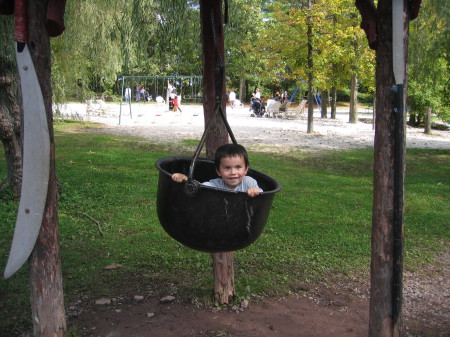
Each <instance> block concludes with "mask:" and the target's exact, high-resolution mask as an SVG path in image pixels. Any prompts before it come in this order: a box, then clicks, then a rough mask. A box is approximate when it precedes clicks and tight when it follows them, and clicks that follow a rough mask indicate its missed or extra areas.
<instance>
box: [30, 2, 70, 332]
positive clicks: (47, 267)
mask: <svg viewBox="0 0 450 337" xmlns="http://www.w3.org/2000/svg"><path fill="white" fill-rule="evenodd" d="M46 8H47V0H34V1H28V25H29V26H28V27H29V28H28V31H29V39H30V43H29V48H30V53H31V56H32V59H33V63H34V66H35V68H36V72H37V75H38V78H39V82H40V85H41V89H42V94H43V97H44V104H45V108H46V111H47V120H48V125H49V132H50V179H49V186H48V192H47V202H46V205H45V209H44V216H43V219H42V224H41V230H40V232H39V236H38V239H37V241H36V245H35V247H34V250H33V253H32V254H31V257H30V285H31V312H32V317H33V327H34V335H35V336H38V337H63V336H64V335H65V333H66V330H67V326H66V318H65V309H64V296H63V287H62V272H61V260H60V254H59V233H58V210H57V204H56V199H57V184H56V171H55V143H54V135H53V123H52V88H51V73H50V69H51V55H50V39H49V37H48V35H47V31H46V28H45V19H44V18H45V13H46Z"/></svg>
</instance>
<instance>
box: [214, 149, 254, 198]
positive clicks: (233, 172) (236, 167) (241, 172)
mask: <svg viewBox="0 0 450 337" xmlns="http://www.w3.org/2000/svg"><path fill="white" fill-rule="evenodd" d="M247 171H248V167H247V166H246V165H245V161H244V158H243V157H238V156H236V157H225V158H222V159H221V160H220V166H219V170H216V172H217V174H218V175H219V176H220V177H221V178H222V179H223V181H224V182H225V185H226V186H227V187H228V188H229V189H231V190H232V189H234V188H235V187H236V186H237V185H239V184H240V183H241V181H242V179H244V177H245V175H246V174H247Z"/></svg>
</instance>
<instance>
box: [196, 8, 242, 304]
mask: <svg viewBox="0 0 450 337" xmlns="http://www.w3.org/2000/svg"><path fill="white" fill-rule="evenodd" d="M200 16H201V27H202V45H203V73H204V76H203V88H204V90H203V91H204V93H205V99H204V101H203V108H204V112H205V125H206V124H207V121H209V119H210V118H214V121H213V124H212V125H211V129H210V132H209V134H208V135H207V137H206V145H207V147H206V155H207V157H208V158H214V154H215V152H216V149H217V148H218V147H219V146H220V145H223V144H226V143H228V133H227V130H226V127H225V125H224V123H223V121H222V120H221V118H220V116H219V115H216V116H215V117H212V116H211V115H212V112H213V111H214V106H215V105H216V81H221V88H222V90H221V98H220V99H221V101H220V104H221V106H222V109H223V111H224V113H225V108H226V94H225V77H222V78H220V76H219V75H218V73H217V72H216V68H217V66H218V65H220V64H222V65H223V64H224V36H223V25H222V8H221V2H220V1H209V0H201V1H200ZM212 17H213V18H214V22H212V20H211V19H212ZM213 27H214V29H213ZM212 258H213V263H214V279H215V282H214V294H215V297H216V299H217V301H218V302H219V303H220V304H225V303H229V301H231V299H232V298H233V296H234V294H235V289H234V267H233V253H232V252H229V253H216V254H212Z"/></svg>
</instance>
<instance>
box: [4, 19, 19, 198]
mask: <svg viewBox="0 0 450 337" xmlns="http://www.w3.org/2000/svg"><path fill="white" fill-rule="evenodd" d="M13 25H14V21H13V17H12V16H5V15H1V16H0V28H1V35H0V50H2V52H1V53H0V139H1V141H2V143H3V148H4V152H5V160H6V172H7V176H6V182H5V185H6V186H12V190H13V194H14V196H15V197H19V196H20V188H21V184H22V139H21V137H20V132H21V130H20V127H21V123H20V119H21V116H20V109H19V106H18V105H17V99H16V97H17V94H18V88H17V69H16V62H15V59H14V48H13V46H14V44H13V30H12V27H13ZM2 185H3V184H1V182H0V186H2Z"/></svg>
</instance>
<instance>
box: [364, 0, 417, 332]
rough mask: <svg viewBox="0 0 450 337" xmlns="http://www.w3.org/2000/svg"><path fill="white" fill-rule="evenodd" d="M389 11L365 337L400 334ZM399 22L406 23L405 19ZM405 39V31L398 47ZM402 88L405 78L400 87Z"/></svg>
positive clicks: (398, 174)
mask: <svg viewBox="0 0 450 337" xmlns="http://www.w3.org/2000/svg"><path fill="white" fill-rule="evenodd" d="M391 11H392V0H382V1H379V2H378V8H377V13H376V15H377V16H376V18H377V20H376V24H377V43H376V45H377V47H376V58H377V69H376V111H377V115H376V120H375V148H374V191H373V196H374V198H373V215H372V259H371V290H370V309H369V310H370V313H369V314H370V316H369V336H370V337H375V336H376V337H381V336H383V337H394V336H400V335H401V333H402V273H403V239H404V237H403V236H404V219H403V212H404V194H403V192H404V172H405V160H404V158H405V152H406V151H405V128H406V124H405V116H404V114H405V112H404V109H403V111H397V112H395V110H396V109H394V108H395V107H396V106H398V105H396V98H397V100H399V101H400V102H401V103H402V106H403V107H404V106H406V104H405V100H406V99H405V97H406V92H403V91H401V94H396V93H395V92H394V91H393V90H392V88H393V85H394V84H395V83H394V76H393V71H392V69H393V66H392V64H393V48H395V47H397V46H394V47H393V46H392V15H391ZM363 20H364V19H363ZM405 20H406V21H405V22H409V18H408V15H407V14H406V15H405ZM407 38H408V31H407V25H405V35H404V41H405V43H404V46H407ZM405 49H406V47H405ZM406 54H407V53H406V51H405V55H406ZM404 66H405V67H406V60H405V63H404ZM405 73H406V71H405ZM406 82H407V78H406V76H405V79H404V84H405V87H407V86H406ZM396 96H397V97H396ZM397 110H398V109H397Z"/></svg>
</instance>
